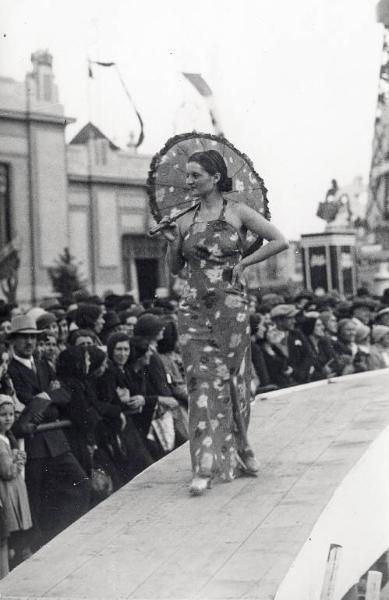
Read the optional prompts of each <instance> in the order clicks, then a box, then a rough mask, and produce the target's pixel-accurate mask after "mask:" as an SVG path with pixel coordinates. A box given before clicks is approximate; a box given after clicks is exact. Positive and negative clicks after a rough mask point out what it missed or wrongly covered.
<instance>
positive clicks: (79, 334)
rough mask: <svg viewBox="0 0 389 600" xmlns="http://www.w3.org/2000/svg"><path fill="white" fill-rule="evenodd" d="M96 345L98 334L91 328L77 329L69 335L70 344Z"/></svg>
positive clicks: (86, 346)
mask: <svg viewBox="0 0 389 600" xmlns="http://www.w3.org/2000/svg"><path fill="white" fill-rule="evenodd" d="M95 345H96V336H95V335H94V334H93V331H91V330H90V329H76V330H75V331H72V332H71V333H70V335H69V346H81V347H82V348H89V347H90V346H95Z"/></svg>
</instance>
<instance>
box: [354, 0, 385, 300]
mask: <svg viewBox="0 0 389 600" xmlns="http://www.w3.org/2000/svg"><path fill="white" fill-rule="evenodd" d="M377 21H378V22H379V23H382V24H383V26H384V27H383V42H382V54H381V64H380V67H379V80H378V94H377V101H376V113H375V121H374V133H373V146H372V158H371V167H370V177H369V196H368V203H367V208H366V213H365V218H364V227H365V232H366V243H365V244H364V245H362V246H361V249H360V269H359V270H360V276H361V279H362V278H363V279H364V281H363V283H367V284H370V286H371V288H372V289H373V290H374V292H375V293H377V294H381V293H382V292H383V290H384V289H385V288H387V287H389V0H380V1H379V2H378V4H377Z"/></svg>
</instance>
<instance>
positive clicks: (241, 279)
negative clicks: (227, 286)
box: [231, 262, 246, 287]
mask: <svg viewBox="0 0 389 600" xmlns="http://www.w3.org/2000/svg"><path fill="white" fill-rule="evenodd" d="M245 268H246V266H245V265H244V264H242V263H241V262H240V263H238V264H237V265H235V267H234V268H233V269H232V276H231V284H232V286H233V287H239V286H243V285H245V283H246V280H245V276H244V271H245Z"/></svg>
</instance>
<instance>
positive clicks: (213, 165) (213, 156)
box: [188, 150, 232, 192]
mask: <svg viewBox="0 0 389 600" xmlns="http://www.w3.org/2000/svg"><path fill="white" fill-rule="evenodd" d="M188 162H195V163H197V164H199V165H200V166H201V167H203V169H204V170H205V171H207V173H209V175H215V174H216V173H220V179H219V181H218V182H217V189H218V190H219V192H231V190H232V179H231V177H228V172H227V165H226V163H225V161H224V158H223V157H222V155H221V154H220V153H219V152H217V151H216V150H205V151H204V152H195V153H194V154H192V156H190V157H189V159H188Z"/></svg>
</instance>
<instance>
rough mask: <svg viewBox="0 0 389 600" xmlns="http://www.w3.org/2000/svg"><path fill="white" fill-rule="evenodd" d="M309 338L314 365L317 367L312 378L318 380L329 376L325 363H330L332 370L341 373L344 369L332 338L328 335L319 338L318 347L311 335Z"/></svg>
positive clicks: (337, 373)
mask: <svg viewBox="0 0 389 600" xmlns="http://www.w3.org/2000/svg"><path fill="white" fill-rule="evenodd" d="M307 340H308V343H309V345H310V347H311V351H312V356H313V366H314V369H315V370H314V372H313V373H312V375H311V380H312V381H317V380H319V379H325V378H326V377H327V374H326V373H325V371H324V367H325V365H328V366H329V367H330V369H331V371H333V372H334V373H336V375H340V374H341V370H342V369H341V364H340V362H339V360H338V358H337V355H336V352H335V350H334V347H333V344H332V342H331V340H330V339H329V338H327V337H323V338H320V339H319V340H318V344H317V345H318V348H317V349H316V347H315V345H314V344H313V342H312V341H311V339H310V338H309V337H308V338H307Z"/></svg>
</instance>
